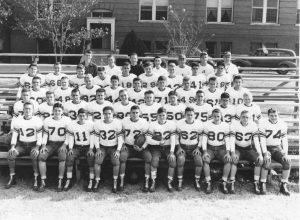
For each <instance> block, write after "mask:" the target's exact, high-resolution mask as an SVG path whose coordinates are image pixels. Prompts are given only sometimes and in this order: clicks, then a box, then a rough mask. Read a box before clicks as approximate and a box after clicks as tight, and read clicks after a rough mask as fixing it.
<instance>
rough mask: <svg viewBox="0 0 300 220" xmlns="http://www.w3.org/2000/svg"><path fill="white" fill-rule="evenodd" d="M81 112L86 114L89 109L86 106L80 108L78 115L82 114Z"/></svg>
mask: <svg viewBox="0 0 300 220" xmlns="http://www.w3.org/2000/svg"><path fill="white" fill-rule="evenodd" d="M81 113H84V114H86V113H87V110H85V109H84V108H80V109H78V115H79V114H81Z"/></svg>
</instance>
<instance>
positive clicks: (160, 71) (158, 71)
mask: <svg viewBox="0 0 300 220" xmlns="http://www.w3.org/2000/svg"><path fill="white" fill-rule="evenodd" d="M152 73H153V74H156V75H157V76H168V71H167V70H166V69H165V68H163V67H159V68H156V67H153V69H152Z"/></svg>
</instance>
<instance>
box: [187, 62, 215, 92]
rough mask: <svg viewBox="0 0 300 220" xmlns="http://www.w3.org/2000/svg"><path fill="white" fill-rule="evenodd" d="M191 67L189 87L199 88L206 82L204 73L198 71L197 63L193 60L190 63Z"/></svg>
mask: <svg viewBox="0 0 300 220" xmlns="http://www.w3.org/2000/svg"><path fill="white" fill-rule="evenodd" d="M208 65H209V64H208ZM209 66H210V65H209ZM191 67H192V75H191V76H190V78H191V88H193V89H201V88H202V87H203V86H204V85H205V84H206V75H204V74H203V73H200V72H199V63H196V62H194V63H192V64H191Z"/></svg>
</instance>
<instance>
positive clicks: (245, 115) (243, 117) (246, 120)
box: [241, 113, 250, 125]
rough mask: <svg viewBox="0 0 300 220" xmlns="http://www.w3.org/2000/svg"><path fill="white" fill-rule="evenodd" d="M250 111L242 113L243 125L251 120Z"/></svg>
mask: <svg viewBox="0 0 300 220" xmlns="http://www.w3.org/2000/svg"><path fill="white" fill-rule="evenodd" d="M249 117H250V116H249V113H243V114H242V115H241V122H242V124H243V125H247V124H248V122H249Z"/></svg>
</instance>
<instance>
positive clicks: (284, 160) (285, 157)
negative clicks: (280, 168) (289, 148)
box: [282, 154, 291, 163]
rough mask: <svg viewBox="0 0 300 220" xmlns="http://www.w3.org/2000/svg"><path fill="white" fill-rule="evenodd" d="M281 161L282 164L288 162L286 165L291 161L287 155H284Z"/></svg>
mask: <svg viewBox="0 0 300 220" xmlns="http://www.w3.org/2000/svg"><path fill="white" fill-rule="evenodd" d="M282 161H283V162H288V163H290V162H291V159H290V158H289V156H288V155H286V154H285V155H284V156H283V157H282Z"/></svg>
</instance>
